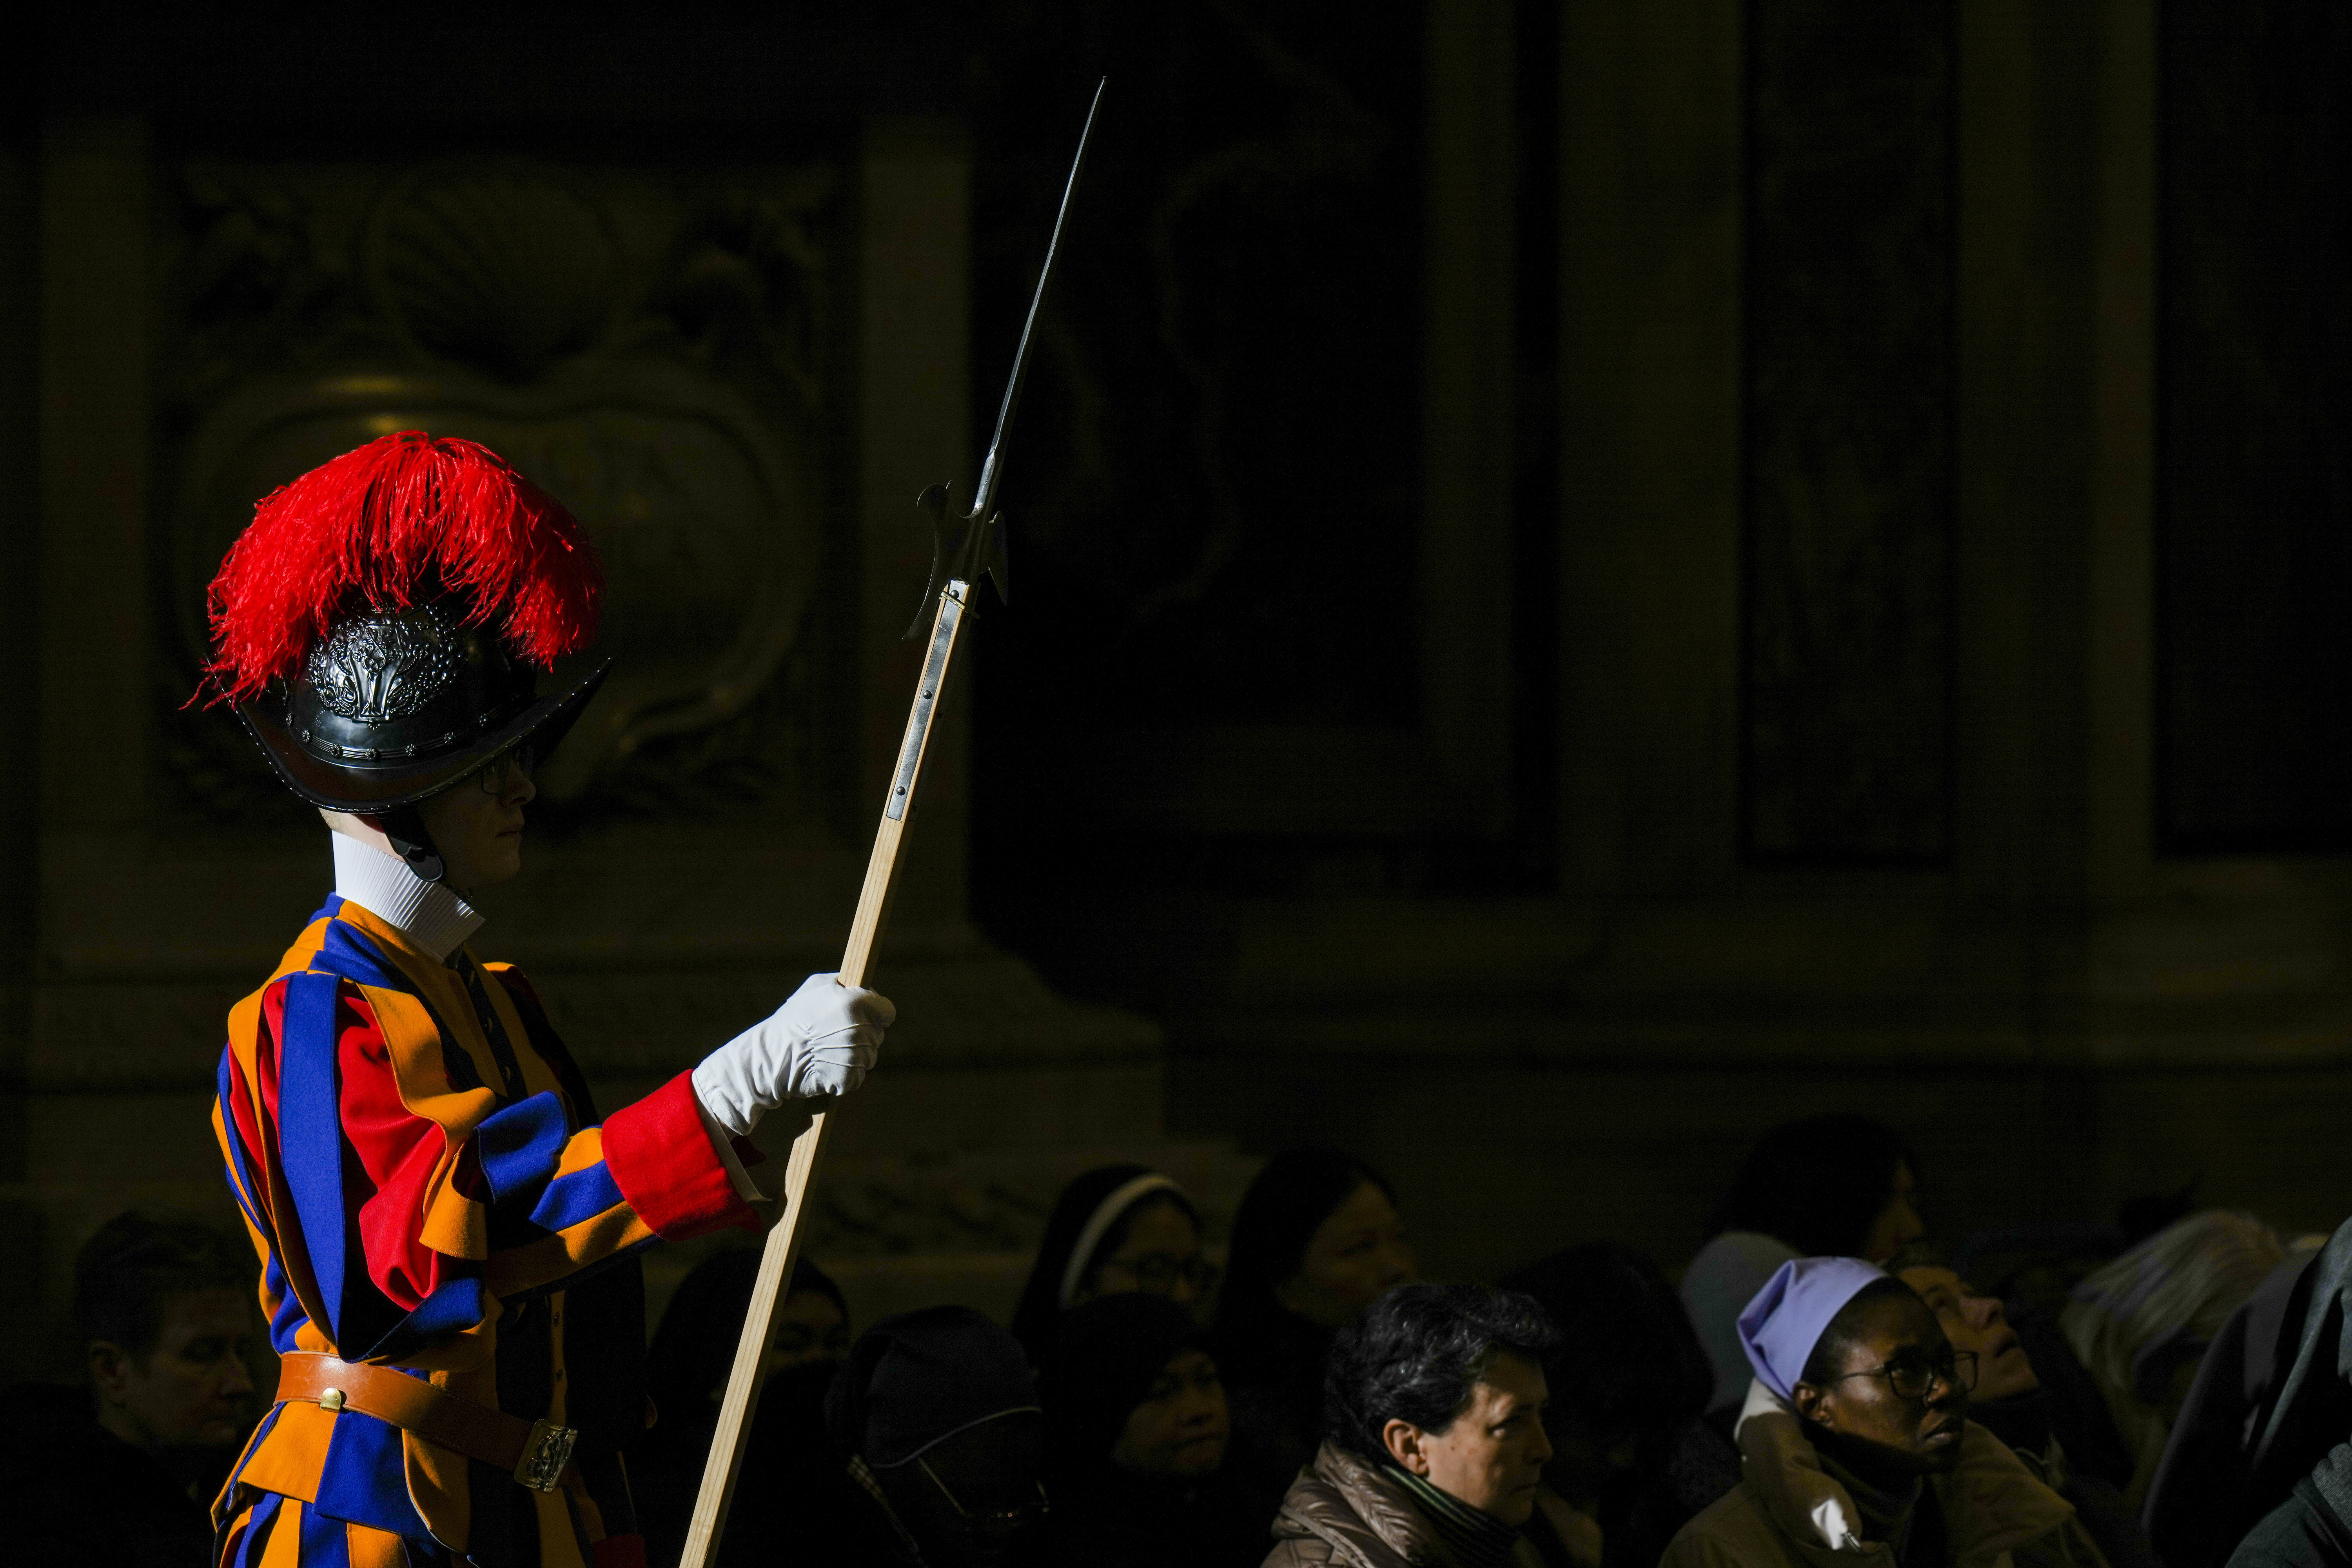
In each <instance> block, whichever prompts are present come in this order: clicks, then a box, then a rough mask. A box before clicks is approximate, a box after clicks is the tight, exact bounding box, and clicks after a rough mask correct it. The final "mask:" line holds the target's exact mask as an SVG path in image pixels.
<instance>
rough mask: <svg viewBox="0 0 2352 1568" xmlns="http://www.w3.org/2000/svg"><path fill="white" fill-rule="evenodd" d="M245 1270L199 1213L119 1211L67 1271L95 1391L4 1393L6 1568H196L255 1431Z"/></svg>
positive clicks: (0, 1503)
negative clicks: (231, 1475) (212, 1516)
mask: <svg viewBox="0 0 2352 1568" xmlns="http://www.w3.org/2000/svg"><path fill="white" fill-rule="evenodd" d="M253 1276H254V1268H253V1264H252V1261H251V1259H250V1258H249V1256H247V1254H246V1253H245V1250H244V1248H243V1247H240V1246H238V1245H237V1244H236V1242H235V1241H233V1240H231V1239H230V1238H229V1237H226V1236H225V1235H223V1234H221V1233H220V1232H218V1231H215V1230H214V1229H213V1228H212V1227H210V1226H205V1225H203V1224H200V1223H198V1222H196V1221H194V1220H192V1219H183V1218H177V1217H173V1216H170V1215H151V1214H142V1213H138V1212H135V1211H134V1212H132V1213H128V1214H121V1215H116V1216H115V1217H114V1218H112V1219H110V1220H109V1221H107V1222H106V1224H104V1225H103V1226H100V1227H99V1229H98V1233H97V1234H96V1235H95V1236H93V1237H90V1238H89V1242H88V1243H87V1244H86V1245H84V1247H82V1249H81V1253H80V1255H79V1257H78V1258H76V1259H75V1264H74V1321H75V1325H76V1327H77V1328H78V1329H79V1337H80V1340H81V1343H82V1353H83V1356H84V1359H85V1363H86V1364H87V1366H88V1368H89V1381H90V1384H91V1387H90V1388H89V1389H88V1390H84V1389H76V1388H62V1387H49V1386H44V1385H40V1384H19V1385H18V1386H17V1387H16V1388H13V1389H10V1390H9V1391H8V1392H7V1393H6V1394H4V1395H0V1508H5V1510H6V1513H7V1517H8V1518H9V1520H10V1521H11V1522H10V1525H9V1546H10V1553H9V1561H11V1562H22V1563H92V1564H110V1563H121V1564H124V1565H126V1568H132V1565H135V1568H149V1565H151V1564H152V1565H153V1568H163V1565H164V1564H180V1565H184V1568H198V1565H200V1564H202V1563H205V1562H206V1561H207V1560H208V1559H209V1558H210V1556H211V1554H212V1526H211V1523H210V1521H208V1520H207V1519H206V1518H205V1504H206V1503H208V1502H210V1501H211V1500H212V1494H213V1491H214V1489H215V1488H216V1487H218V1486H219V1484H220V1481H221V1478H222V1477H223V1476H225V1475H226V1474H227V1472H228V1467H229V1463H230V1461H231V1460H233V1459H234V1458H236V1449H237V1445H238V1443H239V1442H240V1441H242V1440H243V1438H244V1436H245V1434H246V1432H247V1430H248V1429H249V1427H250V1426H251V1425H252V1418H253V1414H254V1397H253V1379H252V1376H251V1374H250V1373H248V1372H247V1369H246V1363H245V1358H246V1356H247V1353H248V1352H251V1351H252V1349H253V1348H254V1346H255V1343H256V1342H257V1339H258V1336H259V1323H258V1321H257V1318H256V1316H255V1313H254V1310H253V1289H254V1279H253Z"/></svg>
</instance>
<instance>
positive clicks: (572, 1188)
mask: <svg viewBox="0 0 2352 1568" xmlns="http://www.w3.org/2000/svg"><path fill="white" fill-rule="evenodd" d="M620 1205H621V1189H620V1186H619V1184H617V1183H615V1182H614V1180H613V1173H612V1172H611V1171H609V1170H607V1169H606V1168H605V1167H604V1163H602V1162H601V1161H600V1162H599V1163H596V1164H593V1165H591V1166H589V1167H588V1168H587V1169H586V1170H584V1171H574V1172H572V1173H571V1174H570V1175H568V1176H558V1177H556V1178H555V1180H553V1181H551V1182H550V1183H548V1184H547V1193H546V1195H545V1196H543V1197H541V1199H540V1200H539V1206H538V1207H537V1208H535V1209H533V1210H531V1211H530V1222H531V1224H533V1225H536V1226H541V1227H542V1228H544V1229H547V1230H551V1231H552V1230H565V1229H568V1228H570V1227H571V1226H575V1225H578V1224H580V1223H581V1222H582V1221H583V1220H591V1219H594V1218H595V1217H596V1216H597V1215H600V1214H603V1213H604V1211H605V1210H606V1209H611V1208H618V1207H619V1206H620Z"/></svg>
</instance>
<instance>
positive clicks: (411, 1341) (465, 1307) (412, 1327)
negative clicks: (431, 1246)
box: [360, 1258, 490, 1361]
mask: <svg viewBox="0 0 2352 1568" xmlns="http://www.w3.org/2000/svg"><path fill="white" fill-rule="evenodd" d="M481 1267H482V1266H481V1265H480V1264H479V1263H476V1262H471V1261H467V1260H464V1259H459V1258H442V1260H441V1268H442V1272H443V1273H444V1274H445V1275H455V1274H456V1272H457V1270H458V1269H460V1268H465V1269H470V1270H472V1271H473V1272H471V1273H470V1274H468V1275H466V1276H464V1277H459V1278H445V1279H443V1280H442V1281H441V1283H440V1284H439V1285H437V1286H436V1287H434V1290H433V1294H431V1295H430V1296H427V1297H425V1300H422V1301H419V1302H418V1303H416V1310H415V1311H413V1312H411V1313H409V1314H408V1316H406V1317H404V1318H403V1319H401V1320H400V1321H399V1322H397V1323H394V1325H393V1326H392V1328H391V1330H390V1331H389V1332H387V1333H386V1334H385V1335H384V1336H383V1338H382V1339H380V1340H378V1341H377V1342H375V1343H374V1344H373V1345H371V1346H369V1347H368V1349H367V1351H366V1352H365V1353H364V1354H363V1355H362V1357H361V1358H360V1359H362V1360H363V1361H386V1360H392V1361H396V1360H398V1359H399V1358H400V1357H402V1356H404V1355H408V1354H410V1353H412V1352H415V1351H416V1350H418V1349H420V1348H422V1347H423V1346H425V1345H426V1344H428V1343H430V1342H433V1341H434V1340H436V1339H439V1338H442V1337H444V1336H445V1335H448V1334H455V1333H460V1332H462V1331H465V1330H467V1329H470V1328H472V1327H473V1326H474V1325H475V1324H477V1323H478V1322H480V1321H482V1320H483V1319H484V1318H486V1317H488V1316H489V1311H490V1293H489V1288H488V1286H486V1285H484V1284H483V1283H482V1278H481V1273H480V1269H481Z"/></svg>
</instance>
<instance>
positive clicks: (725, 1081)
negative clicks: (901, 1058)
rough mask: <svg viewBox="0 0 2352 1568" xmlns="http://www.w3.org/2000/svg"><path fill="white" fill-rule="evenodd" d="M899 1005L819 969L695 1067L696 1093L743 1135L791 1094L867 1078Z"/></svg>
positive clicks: (840, 1087) (839, 1087)
mask: <svg viewBox="0 0 2352 1568" xmlns="http://www.w3.org/2000/svg"><path fill="white" fill-rule="evenodd" d="M897 1022H898V1008H896V1007H893V1006H892V1005H890V1003H889V999H888V998H887V997H885V996H883V995H881V994H879V993H877V992H873V991H867V990H864V989H862V988H860V987H857V986H853V985H844V984H841V983H840V977H839V976H838V975H833V974H812V975H810V976H809V977H808V978H807V979H806V980H803V981H802V982H801V988H800V989H799V990H797V991H795V992H793V994H792V997H791V999H790V1000H788V1001H787V1002H785V1004H784V1005H782V1006H781V1007H779V1008H777V1009H776V1011H775V1015H774V1016H772V1017H771V1018H769V1019H767V1020H766V1021H765V1022H763V1023H761V1024H757V1025H755V1026H752V1027H751V1028H749V1029H746V1030H745V1031H743V1033H741V1034H740V1035H738V1036H736V1037H734V1038H733V1039H731V1040H730V1041H728V1042H727V1043H726V1044H725V1045H723V1046H721V1047H719V1048H718V1049H717V1050H715V1051H713V1052H711V1053H710V1054H709V1056H707V1057H705V1058H702V1064H701V1065H700V1066H699V1067H698V1068H695V1069H694V1097H695V1098H696V1099H697V1100H700V1101H701V1102H702V1109H703V1110H707V1111H709V1113H710V1119H711V1120H712V1121H716V1122H718V1123H719V1125H720V1126H721V1127H724V1128H725V1129H727V1131H730V1132H732V1133H733V1134H735V1135H736V1136H737V1137H739V1138H747V1137H749V1136H751V1129H752V1128H754V1127H756V1126H758V1125H759V1122H760V1118H761V1117H762V1116H764V1115H766V1114H767V1113H768V1112H769V1111H771V1110H774V1109H775V1108H776V1107H777V1106H779V1105H781V1104H782V1103H783V1102H784V1101H785V1100H813V1099H815V1098H817V1097H818V1096H820V1095H828V1094H847V1093H848V1092H849V1091H850V1090H851V1089H856V1087H857V1086H858V1085H859V1084H861V1083H863V1082H865V1081H866V1072H867V1070H868V1069H869V1068H872V1067H873V1066H874V1058H875V1057H876V1055H877V1053H878V1052H879V1051H880V1050H881V1048H882V1031H883V1030H885V1029H887V1028H888V1027H889V1026H891V1025H892V1024H894V1023H897Z"/></svg>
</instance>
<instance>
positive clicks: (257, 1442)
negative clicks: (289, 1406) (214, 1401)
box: [222, 1405, 286, 1490]
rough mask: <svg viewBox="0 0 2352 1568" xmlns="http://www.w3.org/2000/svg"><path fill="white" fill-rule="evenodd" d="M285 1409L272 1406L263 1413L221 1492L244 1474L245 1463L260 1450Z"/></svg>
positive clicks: (233, 1484) (282, 1406) (281, 1406)
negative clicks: (263, 1441)
mask: <svg viewBox="0 0 2352 1568" xmlns="http://www.w3.org/2000/svg"><path fill="white" fill-rule="evenodd" d="M285 1408H286V1406H284V1405H271V1406H270V1407H269V1408H268V1410H267V1411H266V1412H264V1413H263V1415H262V1417H261V1419H260V1421H259V1422H257V1423H256V1424H255V1426H254V1428H253V1436H250V1437H247V1439H246V1440H245V1452H244V1453H242V1454H239V1455H238V1456H237V1458H236V1469H234V1470H231V1471H230V1472H229V1473H228V1479H227V1480H226V1482H224V1483H222V1489H223V1490H226V1489H227V1488H229V1487H233V1486H235V1485H236V1478H237V1477H239V1476H241V1475H243V1474H244V1473H245V1461H246V1460H247V1458H250V1457H251V1456H252V1455H253V1454H254V1453H255V1452H256V1451H257V1450H258V1449H259V1448H260V1447H261V1440H262V1439H263V1438H264V1437H267V1436H269V1430H270V1428H271V1427H273V1426H277V1425H278V1415H279V1413H280V1412H282V1411H283V1410H285Z"/></svg>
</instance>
